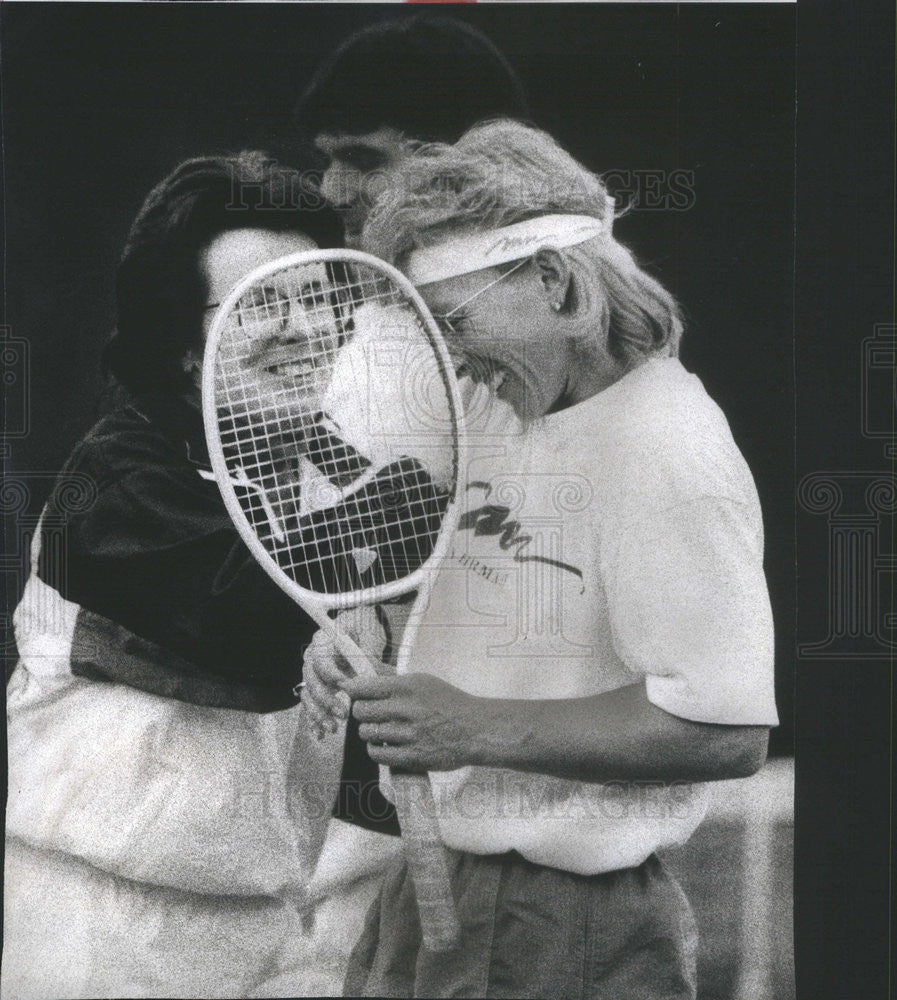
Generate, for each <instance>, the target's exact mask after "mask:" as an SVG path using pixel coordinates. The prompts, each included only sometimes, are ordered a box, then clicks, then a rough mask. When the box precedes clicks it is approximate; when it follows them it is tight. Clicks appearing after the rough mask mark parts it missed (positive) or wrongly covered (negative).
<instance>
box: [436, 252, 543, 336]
mask: <svg viewBox="0 0 897 1000" xmlns="http://www.w3.org/2000/svg"><path fill="white" fill-rule="evenodd" d="M529 260H530V258H529V257H524V259H523V260H519V261H517V263H516V264H515V265H514V266H513V267H511V268H509V269H508V270H507V271H505V273H504V274H500V275H499V276H498V277H497V278H496V279H495V280H494V281H490V282H489V284H488V285H483V287H482V288H480V289H479V290H478V291H476V292H474V293H473V295H469V296H468V297H467V298H466V299H465V300H464V301H463V302H459V303H458V305H456V306H455V308H454V309H449V311H448V312H446V313H433V319H436V320H440V321H441V322H444V323H445V324H446V326H447V327H448V328H449V329H450V330H451V331H452V332H453V333H455V332H456V331H455V329H454V327H453V326H452V323H451V318H452V316H454V315H455V313H456V312H458V311H459V310H460V309H463V308H464V307H465V306H466V305H469V304H470V303H471V302H473V300H474V299H478V298H479V297H480V296H481V295H482V294H483V292H487V291H489V289H490V288H492V287H493V286H494V285H497V284H498V283H499V282H500V281H504V279H505V278H507V277H508V275H510V274H513V273H514V272H515V271H517V270H519V269H520V268H521V267H523V265H524V264H528V263H529Z"/></svg>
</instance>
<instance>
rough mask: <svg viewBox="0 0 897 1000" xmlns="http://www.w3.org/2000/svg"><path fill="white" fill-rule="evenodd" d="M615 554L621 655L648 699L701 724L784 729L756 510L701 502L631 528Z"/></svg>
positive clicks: (610, 556) (614, 611)
mask: <svg viewBox="0 0 897 1000" xmlns="http://www.w3.org/2000/svg"><path fill="white" fill-rule="evenodd" d="M608 549H609V551H608V553H607V555H606V556H605V560H604V561H605V567H604V577H605V586H606V590H607V597H608V605H609V611H610V621H611V629H612V636H613V642H614V647H615V650H616V652H617V655H618V656H620V658H621V659H622V660H623V662H624V663H625V664H626V665H627V666H628V667H629V668H630V669H631V670H632V671H634V672H635V673H636V674H640V675H643V676H644V677H645V683H646V689H647V694H648V698H649V700H650V701H651V702H652V703H653V704H654V705H656V706H657V707H658V708H661V709H663V710H664V711H667V712H670V713H671V714H673V715H677V716H680V717H681V718H684V719H690V720H692V721H695V722H713V723H725V724H730V725H766V726H774V725H777V724H778V716H777V714H776V708H775V699H774V686H773V650H774V644H773V623H772V612H771V609H770V603H769V595H768V592H767V587H766V580H765V577H764V574H763V543H762V528H761V526H760V524H759V518H758V517H757V515H756V513H755V510H754V508H752V507H751V506H750V505H748V504H743V503H739V502H737V501H733V500H729V499H724V498H720V497H700V498H697V499H695V500H692V501H689V502H687V503H684V504H681V505H677V506H674V507H672V508H669V509H667V510H663V511H660V512H657V513H654V514H652V515H651V516H650V517H642V518H640V519H639V520H638V521H636V522H634V523H633V522H631V523H629V524H627V525H625V526H624V527H622V528H621V530H620V532H619V534H618V535H617V536H616V537H615V539H614V544H613V545H611V546H608Z"/></svg>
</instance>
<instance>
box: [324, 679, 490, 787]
mask: <svg viewBox="0 0 897 1000" xmlns="http://www.w3.org/2000/svg"><path fill="white" fill-rule="evenodd" d="M340 687H341V689H342V691H343V692H344V693H345V694H347V695H349V696H350V697H351V699H352V701H353V706H352V714H353V715H354V716H355V718H356V719H358V721H359V723H360V725H359V727H358V732H359V735H360V736H361V738H362V739H363V740H366V741H367V743H368V754H369V755H370V757H371V758H372V759H373V760H375V761H377V763H378V764H386V765H388V766H390V767H401V768H406V769H408V770H414V771H450V770H453V769H454V768H458V767H464V766H466V765H468V764H476V763H478V759H477V754H478V751H477V747H478V746H479V741H480V738H481V733H482V732H483V730H484V727H485V723H486V718H485V714H486V706H487V705H488V702H487V700H486V699H484V698H477V697H475V696H474V695H470V694H467V693H466V692H464V691H462V690H461V689H460V688H456V687H453V686H452V685H451V684H447V683H446V682H445V681H442V680H439V678H438V677H432V676H430V675H429V674H402V675H399V676H396V675H393V676H389V677H355V678H351V679H348V678H346V677H345V676H344V677H343V678H342V680H341V681H340Z"/></svg>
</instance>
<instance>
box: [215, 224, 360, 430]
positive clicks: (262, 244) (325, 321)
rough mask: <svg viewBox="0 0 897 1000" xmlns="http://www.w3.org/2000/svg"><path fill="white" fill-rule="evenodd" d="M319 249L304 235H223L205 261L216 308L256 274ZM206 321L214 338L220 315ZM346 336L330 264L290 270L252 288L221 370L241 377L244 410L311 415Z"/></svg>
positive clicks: (227, 335)
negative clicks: (285, 406)
mask: <svg viewBox="0 0 897 1000" xmlns="http://www.w3.org/2000/svg"><path fill="white" fill-rule="evenodd" d="M314 249H316V245H315V243H314V242H313V241H312V240H310V239H309V238H308V237H306V236H303V235H302V234H300V233H276V232H268V231H265V230H233V231H231V232H226V233H222V234H221V235H220V236H218V237H216V239H215V240H213V241H212V243H210V244H209V246H208V247H207V248H206V249H205V251H204V252H203V254H202V256H201V266H202V268H203V273H204V275H205V277H206V280H207V283H208V289H209V302H210V304H211V303H217V302H220V301H221V300H222V299H223V298H225V297H226V296H227V294H228V293H229V292H230V290H231V288H232V287H233V285H234V284H236V282H237V281H239V280H240V279H241V278H242V277H243V276H245V275H246V274H247V273H248V272H249V271H251V270H253V269H254V268H255V267H258V266H260V265H262V264H264V263H267V262H269V261H271V260H273V259H277V258H278V257H283V256H286V255H287V254H292V253H296V252H300V251H308V250H314ZM206 315H207V318H206V325H207V328H206V331H205V332H206V333H208V326H210V325H211V322H212V317H213V315H214V313H213V311H212V310H209V311H208V312H207V314H206ZM341 337H342V332H341V327H340V324H339V320H338V317H337V315H336V312H335V310H334V306H333V302H332V297H331V294H330V285H329V279H328V276H327V272H326V269H325V266H324V264H322V263H320V262H315V263H311V264H306V265H302V266H301V267H298V268H290V269H288V270H286V271H283V272H280V273H275V274H272V275H270V276H268V277H266V278H265V279H264V280H261V281H259V282H257V283H255V284H253V285H252V286H250V287H249V288H248V289H247V290H246V291H245V292H244V293H243V295H242V296H241V298H240V299H239V301H238V303H237V305H236V307H235V310H234V312H233V313H232V314H231V320H230V325H229V326H228V327H227V328H226V329H225V330H224V331H222V339H221V343H220V352H221V353H220V357H221V359H222V364H224V365H226V366H229V367H230V370H231V371H232V372H235V371H237V370H238V371H239V380H240V385H241V396H242V399H241V404H243V405H241V406H240V407H238V408H241V409H245V410H246V411H247V412H248V411H250V410H257V409H258V407H259V405H260V404H264V405H267V404H268V403H274V404H275V405H277V404H279V402H280V401H289V404H290V406H291V407H293V406H297V405H298V406H299V407H300V408H301V409H303V410H304V411H306V412H310V411H313V410H315V409H317V407H318V404H319V401H320V397H321V394H322V392H323V390H324V388H325V387H326V384H327V380H328V376H329V367H330V366H329V360H330V358H331V356H332V354H333V352H334V351H335V350H336V348H337V346H338V345H339V343H340V340H341Z"/></svg>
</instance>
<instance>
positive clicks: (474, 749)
mask: <svg viewBox="0 0 897 1000" xmlns="http://www.w3.org/2000/svg"><path fill="white" fill-rule="evenodd" d="M471 697H472V700H473V702H474V703H475V705H474V706H473V707H474V716H475V718H476V726H475V728H474V731H473V733H472V739H471V744H470V754H469V756H470V758H471V759H470V763H471V764H473V765H475V766H477V767H515V766H518V764H519V762H520V760H521V759H522V757H523V754H524V753H525V750H526V746H527V743H528V741H530V734H531V733H532V731H533V726H532V721H531V719H530V717H529V716H530V714H531V713H530V712H529V711H528V709H531V708H532V707H533V706H532V705H529V704H528V703H527V702H525V701H517V700H511V699H508V698H482V697H477V696H471Z"/></svg>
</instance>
